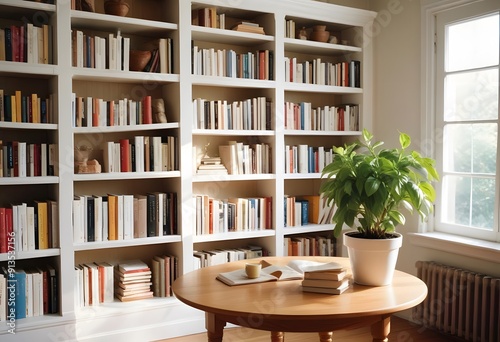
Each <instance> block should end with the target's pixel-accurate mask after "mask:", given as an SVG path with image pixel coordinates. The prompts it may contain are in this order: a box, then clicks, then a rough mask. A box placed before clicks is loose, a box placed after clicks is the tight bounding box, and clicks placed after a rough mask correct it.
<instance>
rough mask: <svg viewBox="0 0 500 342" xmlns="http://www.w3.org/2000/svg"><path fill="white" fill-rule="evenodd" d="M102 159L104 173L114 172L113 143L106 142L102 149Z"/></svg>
mask: <svg viewBox="0 0 500 342" xmlns="http://www.w3.org/2000/svg"><path fill="white" fill-rule="evenodd" d="M102 152H103V159H104V172H116V170H115V163H114V154H115V143H114V142H112V141H106V142H105V143H104V144H103V148H102Z"/></svg>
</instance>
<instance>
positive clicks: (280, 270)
mask: <svg viewBox="0 0 500 342" xmlns="http://www.w3.org/2000/svg"><path fill="white" fill-rule="evenodd" d="M261 264H262V266H263V267H262V270H261V272H260V275H259V277H258V278H248V277H247V275H246V273H245V268H241V269H238V270H235V271H231V272H223V273H219V274H218V275H217V277H216V279H218V280H220V281H222V282H223V283H224V284H226V285H229V286H234V285H245V284H255V283H264V282H268V281H284V280H297V279H302V277H303V275H302V273H300V272H299V271H297V270H296V269H294V268H292V267H291V266H289V265H284V266H281V265H271V264H269V263H267V262H266V261H265V260H261Z"/></svg>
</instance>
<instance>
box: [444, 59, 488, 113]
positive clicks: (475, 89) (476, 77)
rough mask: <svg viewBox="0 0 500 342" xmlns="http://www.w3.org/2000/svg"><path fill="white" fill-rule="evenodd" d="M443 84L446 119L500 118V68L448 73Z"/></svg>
mask: <svg viewBox="0 0 500 342" xmlns="http://www.w3.org/2000/svg"><path fill="white" fill-rule="evenodd" d="M444 87H445V88H444V96H445V101H444V120H445V121H461V120H496V119H497V117H498V69H497V68H493V69H489V70H482V71H475V72H464V73H460V74H454V75H448V76H446V78H445V86H444Z"/></svg>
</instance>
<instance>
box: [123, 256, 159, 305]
mask: <svg viewBox="0 0 500 342" xmlns="http://www.w3.org/2000/svg"><path fill="white" fill-rule="evenodd" d="M115 283H116V287H115V295H116V297H117V298H118V299H119V300H120V301H122V302H129V301H133V300H138V299H144V298H152V297H153V291H151V285H152V281H151V270H150V268H149V267H148V265H146V264H145V263H144V262H142V261H140V260H132V261H129V262H125V263H121V264H118V266H117V267H116V270H115Z"/></svg>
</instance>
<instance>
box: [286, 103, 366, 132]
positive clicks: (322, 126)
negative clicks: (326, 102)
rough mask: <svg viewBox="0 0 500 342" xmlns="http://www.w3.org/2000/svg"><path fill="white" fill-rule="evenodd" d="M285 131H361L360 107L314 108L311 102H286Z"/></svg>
mask: <svg viewBox="0 0 500 342" xmlns="http://www.w3.org/2000/svg"><path fill="white" fill-rule="evenodd" d="M284 120H285V129H288V130H313V131H359V127H360V123H359V120H360V119H359V106H358V105H357V104H345V105H339V106H323V107H317V108H313V107H312V104H311V103H310V102H300V103H294V102H285V108H284Z"/></svg>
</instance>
